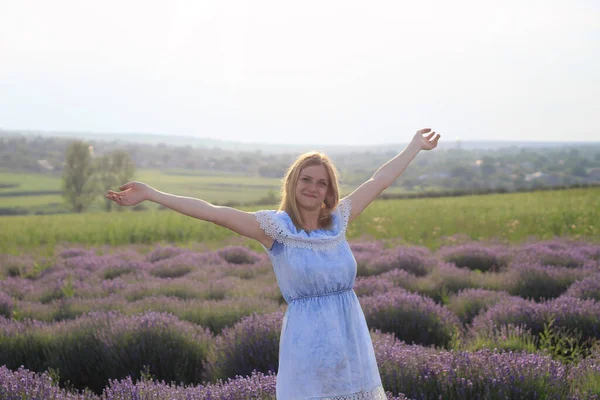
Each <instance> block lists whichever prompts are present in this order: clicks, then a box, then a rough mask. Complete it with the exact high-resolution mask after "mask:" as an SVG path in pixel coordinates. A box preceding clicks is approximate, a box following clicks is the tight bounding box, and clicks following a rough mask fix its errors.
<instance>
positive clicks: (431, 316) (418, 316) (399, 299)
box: [360, 288, 460, 347]
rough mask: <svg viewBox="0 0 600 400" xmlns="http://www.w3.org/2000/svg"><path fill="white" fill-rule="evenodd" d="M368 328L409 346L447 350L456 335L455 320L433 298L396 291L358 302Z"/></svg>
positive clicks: (401, 290) (456, 322)
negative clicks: (438, 347) (388, 335)
mask: <svg viewBox="0 0 600 400" xmlns="http://www.w3.org/2000/svg"><path fill="white" fill-rule="evenodd" d="M360 302H361V305H362V307H363V310H364V314H365V318H366V320H367V324H368V325H369V326H370V327H373V328H376V329H381V330H382V331H384V332H392V333H394V334H395V335H396V337H398V338H399V339H401V340H404V341H406V342H409V343H418V344H423V345H427V346H428V345H435V346H440V347H448V346H449V345H450V342H451V340H452V339H453V337H454V336H455V335H457V334H458V333H459V325H460V321H459V320H458V317H456V315H454V314H453V313H452V312H451V311H449V310H448V309H446V308H445V307H443V306H440V305H438V304H436V303H435V302H434V301H433V300H432V299H430V298H427V297H424V296H421V295H418V294H415V293H410V292H407V291H405V290H403V289H401V288H395V289H393V290H391V291H388V292H386V293H383V294H378V295H374V296H367V297H363V298H361V300H360Z"/></svg>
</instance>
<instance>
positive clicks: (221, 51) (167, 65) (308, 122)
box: [0, 0, 600, 145]
mask: <svg viewBox="0 0 600 400" xmlns="http://www.w3.org/2000/svg"><path fill="white" fill-rule="evenodd" d="M599 94H600V2H598V1H597V0H544V1H539V0H528V1H521V0H503V1H502V2H499V1H488V0H453V1H451V2H450V1H442V0H438V1H434V0H420V1H376V0H373V1H349V0H344V1H337V0H327V1H323V0H319V1H313V0H305V1H301V2H299V1H295V2H291V1H281V0H279V1H276V0H272V1H263V0H252V1H227V0H223V1H176V0H171V1H168V2H167V1H149V0H144V1H137V0H103V1H80V0H70V1H69V0H53V1H46V0H39V1H34V0H19V1H16V0H0V129H7V130H13V129H23V130H44V131H75V132H95V133H103V132H110V133H124V132H127V133H130V132H139V133H155V134H173V135H189V136H197V137H207V138H215V139H221V140H227V141H230V140H233V141H241V142H255V143H256V142H259V143H260V142H263V143H282V144H283V143H287V144H316V143H320V144H345V145H361V144H364V145H370V144H386V143H398V142H406V141H408V140H410V138H412V136H413V135H414V133H415V131H416V130H417V129H420V128H432V129H433V130H435V131H436V132H437V133H439V134H440V135H441V136H442V138H441V140H442V141H443V140H464V141H466V140H527V141H571V142H572V141H600V111H599V109H600V107H599V104H600V102H599V100H598V97H599Z"/></svg>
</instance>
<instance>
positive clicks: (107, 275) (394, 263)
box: [0, 241, 600, 397]
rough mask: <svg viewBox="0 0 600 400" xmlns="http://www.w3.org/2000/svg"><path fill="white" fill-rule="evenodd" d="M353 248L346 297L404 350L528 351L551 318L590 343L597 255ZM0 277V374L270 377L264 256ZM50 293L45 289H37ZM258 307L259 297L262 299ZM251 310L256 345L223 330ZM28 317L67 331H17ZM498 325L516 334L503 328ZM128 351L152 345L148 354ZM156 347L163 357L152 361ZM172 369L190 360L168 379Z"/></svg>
mask: <svg viewBox="0 0 600 400" xmlns="http://www.w3.org/2000/svg"><path fill="white" fill-rule="evenodd" d="M352 246H353V250H354V252H355V255H356V258H357V261H358V265H359V271H358V272H359V274H360V276H359V278H358V279H357V283H356V286H355V291H356V292H357V294H359V295H360V296H361V304H362V305H363V309H364V310H365V315H366V317H367V320H368V323H369V326H371V327H372V328H378V329H381V330H383V331H385V332H393V333H394V334H395V335H396V336H397V337H398V338H400V339H402V340H405V341H407V342H413V341H414V342H415V343H420V344H425V345H428V344H434V345H437V346H442V347H453V348H458V346H457V343H463V344H465V343H470V344H478V343H479V344H481V343H482V341H484V342H486V343H487V345H488V346H495V347H498V348H515V349H517V350H520V349H523V350H529V351H535V350H536V343H532V338H533V339H535V338H536V337H537V335H539V334H540V333H544V324H545V323H547V322H548V321H550V320H552V319H554V321H555V326H556V327H559V328H566V330H567V331H569V332H570V333H576V334H578V335H579V340H580V342H581V343H584V342H586V341H590V340H594V339H597V338H598V337H599V334H598V332H599V329H598V326H599V325H598V318H600V310H599V309H598V304H599V303H598V302H597V301H595V300H594V299H598V282H599V280H598V278H597V276H598V275H597V274H598V271H599V268H598V260H599V258H600V257H599V255H600V249H599V247H598V246H594V245H591V244H586V243H574V242H567V241H551V242H545V243H537V244H532V245H524V246H520V247H515V248H510V249H509V248H503V247H500V246H493V247H492V246H487V247H485V246H482V245H479V244H473V243H471V244H468V245H464V246H455V247H447V248H444V249H441V250H440V251H438V252H436V253H435V254H432V253H430V252H429V251H427V250H426V249H423V248H416V247H410V248H407V247H394V248H391V249H384V246H383V243H381V242H379V243H377V242H372V243H354V244H352ZM38 265H39V264H38ZM1 267H2V271H4V273H5V275H8V276H9V277H8V278H7V279H4V280H3V281H1V282H0V285H1V286H0V289H1V291H0V313H2V312H3V311H2V310H4V314H5V315H6V316H8V317H10V318H11V320H5V321H3V322H2V324H1V325H2V329H3V332H4V333H3V335H2V338H3V340H2V341H1V342H0V345H2V346H3V348H2V349H0V354H1V355H2V356H4V357H5V358H6V360H0V365H2V364H6V365H8V366H10V367H11V368H13V369H14V368H17V367H18V366H19V365H21V364H22V365H26V366H27V367H28V368H30V369H32V370H36V371H43V370H45V369H46V368H48V367H52V368H57V369H58V370H59V371H60V377H61V379H62V380H63V381H70V382H71V383H72V384H73V385H74V386H75V387H90V388H93V389H94V390H95V391H96V392H97V393H99V392H100V391H101V390H102V389H104V387H105V386H106V384H107V383H108V380H109V379H110V378H113V379H114V378H123V377H125V376H129V375H132V377H133V379H137V378H138V377H139V376H140V374H141V373H140V372H138V373H136V372H135V371H142V370H143V369H144V368H147V370H148V371H149V373H151V374H153V375H154V376H156V377H158V378H160V379H166V380H167V381H170V380H174V381H178V382H189V383H197V382H199V381H200V379H207V380H210V381H214V380H216V379H218V378H226V377H233V376H235V375H236V374H239V375H247V374H249V373H250V372H251V371H252V370H253V369H255V368H257V366H258V367H259V368H258V369H259V370H260V371H263V372H266V371H269V370H271V371H273V370H276V362H277V346H276V344H277V340H278V337H279V325H280V321H281V318H282V317H281V314H280V313H281V312H282V311H283V310H284V309H285V308H284V305H283V304H280V302H281V300H282V299H281V296H280V294H279V293H278V289H277V287H276V283H275V282H274V279H273V274H272V273H271V272H270V271H271V267H270V265H269V264H268V262H267V260H266V257H264V255H263V254H256V253H253V252H251V251H248V250H247V249H245V248H226V249H222V250H219V251H217V252H210V253H194V252H190V251H188V250H185V249H177V248H159V249H157V250H155V251H153V252H151V253H149V254H147V255H140V254H137V253H135V252H133V251H130V252H126V253H121V254H118V255H106V256H97V255H94V254H93V252H92V251H85V250H68V251H65V252H63V253H61V254H59V256H58V257H57V259H56V260H51V261H50V262H49V263H48V268H40V267H39V266H36V265H35V264H34V263H33V262H30V261H27V260H25V259H15V258H12V259H10V258H7V259H4V260H2V265H1ZM480 271H487V272H483V273H482V272H480ZM211 281H214V282H211ZM53 282H54V283H55V285H56V286H55V287H52V286H50V289H48V285H51V284H52V283H53ZM257 288H258V289H259V290H257ZM469 288H487V289H488V290H482V289H469ZM536 288H537V289H540V293H545V295H541V296H529V297H533V298H534V299H537V300H540V299H541V298H544V297H547V298H553V297H557V296H560V297H558V298H556V299H555V300H552V301H540V302H538V303H536V302H533V301H526V300H524V299H522V298H519V297H515V295H518V294H520V293H519V291H523V292H524V293H531V292H534V289H536ZM489 289H494V291H492V290H489ZM507 289H508V290H507ZM253 290H254V291H255V292H254V293H253V292H252V291H253ZM407 290H410V291H411V292H413V293H410V292H408V291H407ZM502 290H504V291H502ZM544 290H546V292H543V291H544ZM256 291H258V293H256ZM415 292H416V293H422V294H427V295H428V296H429V297H424V296H420V295H417V294H415ZM1 293H4V296H3V297H2V294H1ZM548 293H549V294H550V295H548ZM265 294H266V297H267V298H266V299H265V298H261V296H265ZM164 296H169V297H164ZM219 299H224V300H219ZM434 299H435V300H437V301H438V303H436V302H435V301H434ZM439 303H442V304H445V305H441V304H439ZM2 307H4V308H2ZM148 309H150V310H161V311H170V312H172V313H173V314H175V315H177V317H178V318H175V317H174V316H169V317H168V318H172V320H170V322H169V323H168V324H167V325H169V324H171V325H173V326H179V325H177V324H185V322H183V321H180V320H187V321H192V322H195V323H196V324H191V325H190V326H195V327H196V328H197V329H199V331H198V332H196V333H195V335H196V336H195V337H194V338H193V339H190V338H189V337H182V336H178V333H177V332H175V333H174V332H173V331H169V330H168V329H167V330H165V329H163V328H157V325H155V324H150V327H146V328H144V329H139V326H140V325H143V322H142V320H143V318H146V319H149V320H152V318H153V317H151V316H152V315H154V314H145V315H143V316H140V315H137V316H136V315H135V314H139V313H142V312H144V311H145V310H148ZM90 310H120V311H121V312H123V313H124V314H130V315H133V316H131V317H127V316H124V315H120V314H115V313H113V314H95V315H93V316H84V317H82V318H77V319H75V318H76V317H77V316H79V315H82V314H83V313H85V312H88V311H90ZM255 311H256V312H259V313H271V312H277V311H278V312H279V314H277V313H275V314H271V316H265V318H267V320H269V318H272V315H276V317H275V319H274V320H273V319H271V320H270V321H271V322H270V323H269V322H268V321H267V323H266V325H267V326H270V328H269V329H268V330H267V331H268V332H267V331H264V330H263V331H261V334H260V335H258V336H259V337H261V338H262V339H264V338H270V339H267V342H266V343H265V342H264V340H263V341H261V340H258V339H256V340H255V339H254V338H253V335H252V334H248V332H249V331H248V327H247V326H244V325H243V324H238V325H236V326H235V327H234V328H235V329H233V330H232V331H235V330H236V329H237V330H238V331H239V332H240V334H239V335H237V334H232V333H227V332H232V331H228V330H224V327H226V326H230V325H232V324H233V323H235V322H236V321H239V319H240V318H242V317H243V316H244V315H249V314H251V313H252V312H255ZM36 313H37V314H36ZM103 315H104V317H103ZM31 316H34V317H35V316H42V317H43V318H38V319H45V320H47V321H52V320H68V319H73V320H72V321H64V322H60V323H50V324H43V323H40V322H33V321H26V322H19V321H18V320H19V319H22V318H23V317H31ZM155 319H156V318H155ZM459 320H461V321H462V322H463V324H460V323H459V322H458V321H459ZM101 321H104V325H103V323H101ZM111 321H112V322H114V324H112V322H111ZM273 321H275V322H273ZM407 322H410V323H407ZM246 324H248V322H246ZM269 324H270V325H269ZM507 324H519V325H523V326H525V327H526V329H525V330H523V329H519V328H510V327H509V328H503V327H504V326H506V325H507ZM263 325H264V324H263ZM158 326H161V325H160V324H158ZM199 326H202V327H204V328H200V327H199ZM207 327H208V328H210V329H209V330H202V329H205V328H207ZM527 329H528V330H527ZM179 331H180V332H186V331H185V329H184V328H181V329H179ZM250 331H252V329H250ZM100 332H101V334H100ZM188 333H189V332H188ZM424 333H426V334H424ZM212 334H218V335H217V336H214V337H213V336H212ZM140 335H141V336H140ZM228 335H229V336H228ZM192 336H193V335H192ZM507 336H508V337H507ZM200 338H204V339H203V340H201V339H200ZM511 341H512V342H511ZM515 341H516V343H515ZM139 343H145V344H149V345H152V350H148V348H145V347H144V348H140V346H139ZM136 344H137V347H136ZM196 344H197V345H198V346H196ZM532 344H533V346H532ZM190 346H191V347H190ZM194 346H195V347H194ZM269 346H271V347H269ZM511 346H512V347H511ZM142 347H143V346H142ZM538 347H539V346H538ZM163 348H164V349H165V350H166V351H167V353H168V354H167V355H166V356H165V354H156V353H157V352H156V349H163ZM269 348H270V349H271V350H272V351H270V350H267V349H269ZM465 348H468V346H465ZM150 353H153V354H150ZM158 353H163V352H158ZM257 353H260V354H264V358H265V360H268V361H265V363H264V365H262V366H261V365H257V360H255V359H253V358H252V357H248V354H257ZM169 355H171V356H173V357H171V358H170V357H169ZM153 356H154V357H155V358H152V357H153ZM179 356H181V357H184V358H185V357H191V358H189V359H188V358H185V360H186V361H185V362H182V363H181V368H178V367H177V364H178V363H179V362H180V361H181V357H179ZM176 357H179V358H180V360H179V361H178V360H177V359H176ZM194 357H195V358H194ZM248 359H250V360H251V361H248ZM77 360H80V362H79V363H78V361H77ZM244 360H246V362H245V361H244ZM86 361H92V362H89V363H88V362H86ZM86 365H87V366H86ZM89 365H94V367H93V369H91V370H90V368H91V367H90V366H89ZM199 365H201V367H199ZM159 366H162V367H159ZM168 374H171V375H168ZM175 375H176V377H175V378H174V377H173V376H175ZM592 376H593V375H592ZM595 376H596V378H595V379H598V375H597V374H596V375H595ZM92 377H93V378H92ZM503 390H504V389H503ZM398 392H401V391H400V390H398V391H396V393H398ZM406 393H410V391H406ZM412 396H413V397H414V396H418V394H415V393H413V394H412Z"/></svg>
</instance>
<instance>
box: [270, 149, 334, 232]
mask: <svg viewBox="0 0 600 400" xmlns="http://www.w3.org/2000/svg"><path fill="white" fill-rule="evenodd" d="M312 165H323V166H324V167H325V169H326V170H327V175H328V176H329V185H328V186H327V195H326V196H325V201H324V202H323V204H322V205H321V212H320V213H319V221H318V223H319V228H327V227H329V226H331V222H332V220H333V219H332V216H331V214H332V212H333V210H335V208H336V207H337V205H338V202H339V185H338V176H339V174H338V171H337V169H336V168H335V166H334V165H333V163H332V162H331V160H330V159H329V157H327V155H325V154H324V153H321V152H318V151H310V152H308V153H304V154H302V155H300V156H299V157H298V158H297V159H296V161H294V163H293V164H292V165H290V167H289V168H288V170H287V172H286V174H285V176H284V177H283V185H282V187H281V203H280V204H279V211H285V212H286V213H287V214H288V215H289V216H290V218H291V219H292V222H293V223H294V225H295V226H296V228H298V229H303V228H304V222H305V221H302V217H301V215H300V212H299V211H298V203H297V202H296V186H297V184H298V179H299V178H300V172H301V171H302V169H304V168H305V167H309V166H312Z"/></svg>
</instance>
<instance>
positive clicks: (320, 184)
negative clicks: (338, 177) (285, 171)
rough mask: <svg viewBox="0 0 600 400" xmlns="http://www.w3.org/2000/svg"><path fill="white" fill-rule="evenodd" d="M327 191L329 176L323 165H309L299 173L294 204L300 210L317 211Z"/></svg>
mask: <svg viewBox="0 0 600 400" xmlns="http://www.w3.org/2000/svg"><path fill="white" fill-rule="evenodd" d="M328 190H329V175H328V174H327V169H326V168H325V166H324V165H310V166H308V167H304V168H303V169H302V170H301V171H300V177H299V178H298V183H297V185H296V202H297V203H298V206H299V207H300V208H304V209H308V210H318V209H320V208H321V204H323V202H324V201H325V197H326V196H327V191H328Z"/></svg>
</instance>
